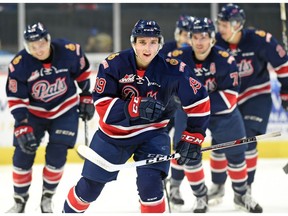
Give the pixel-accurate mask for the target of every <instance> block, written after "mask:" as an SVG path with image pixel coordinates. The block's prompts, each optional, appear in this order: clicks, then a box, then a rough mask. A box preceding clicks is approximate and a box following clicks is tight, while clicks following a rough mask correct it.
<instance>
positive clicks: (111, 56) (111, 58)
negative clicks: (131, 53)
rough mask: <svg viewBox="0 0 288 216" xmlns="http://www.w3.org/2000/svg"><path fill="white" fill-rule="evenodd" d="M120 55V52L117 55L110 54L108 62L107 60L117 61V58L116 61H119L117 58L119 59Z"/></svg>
mask: <svg viewBox="0 0 288 216" xmlns="http://www.w3.org/2000/svg"><path fill="white" fill-rule="evenodd" d="M119 55H120V53H119V52H117V53H112V54H110V55H109V56H108V57H107V58H106V60H107V61H112V60H113V59H115V58H116V60H117V58H118V56H119Z"/></svg>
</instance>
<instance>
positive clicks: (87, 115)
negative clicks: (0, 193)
mask: <svg viewBox="0 0 288 216" xmlns="http://www.w3.org/2000/svg"><path fill="white" fill-rule="evenodd" d="M24 46H25V49H23V50H21V51H20V52H19V53H18V54H17V55H16V56H15V57H14V58H13V60H12V61H11V63H10V64H9V74H8V79H7V84H6V93H7V97H8V104H9V108H10V110H11V113H12V115H13V117H14V119H15V129H14V141H13V145H14V146H15V151H14V155H13V182H14V200H15V205H14V206H13V207H12V208H11V209H10V210H9V211H8V212H9V213H23V212H24V210H25V205H26V202H27V200H28V198H29V193H28V190H29V187H30V185H31V181H32V166H33V163H34V159H35V155H36V151H37V148H38V147H39V145H40V142H41V139H42V138H43V137H44V134H45V132H48V134H49V141H48V143H47V146H46V154H45V166H44V168H43V189H42V198H41V203H40V207H41V211H42V212H43V213H52V210H53V209H52V206H51V204H52V197H53V195H54V194H55V192H56V188H57V186H58V184H59V182H60V180H61V177H62V174H63V171H64V165H65V163H66V157H67V150H68V149H70V148H73V147H74V145H75V142H76V138H77V130H78V121H79V120H78V118H79V117H81V118H82V119H83V120H90V119H91V118H92V117H93V115H94V112H95V108H94V105H93V99H92V94H91V93H90V92H89V89H90V80H89V75H90V72H91V71H90V64H89V62H88V59H87V58H86V56H85V54H84V53H83V52H82V50H81V47H80V46H79V44H76V43H72V42H70V41H67V40H64V39H56V40H53V41H51V36H50V34H49V33H48V31H47V29H46V28H45V27H44V26H43V24H41V23H39V22H38V23H36V24H32V25H28V26H27V27H26V30H25V31H24ZM75 81H76V82H77V83H78V86H79V87H80V88H81V93H80V104H79V95H78V93H77V86H76V85H75ZM78 109H79V112H78Z"/></svg>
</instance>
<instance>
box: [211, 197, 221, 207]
mask: <svg viewBox="0 0 288 216" xmlns="http://www.w3.org/2000/svg"><path fill="white" fill-rule="evenodd" d="M222 202H223V197H218V198H213V199H209V200H208V205H209V206H216V205H219V204H220V203H222Z"/></svg>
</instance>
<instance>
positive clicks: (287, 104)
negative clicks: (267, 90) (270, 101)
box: [280, 92, 288, 111]
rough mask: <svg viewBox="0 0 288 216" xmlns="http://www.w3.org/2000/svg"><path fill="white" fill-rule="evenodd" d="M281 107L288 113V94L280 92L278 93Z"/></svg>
mask: <svg viewBox="0 0 288 216" xmlns="http://www.w3.org/2000/svg"><path fill="white" fill-rule="evenodd" d="M280 97H281V101H282V107H283V109H284V110H285V111H288V93H284V92H281V93H280Z"/></svg>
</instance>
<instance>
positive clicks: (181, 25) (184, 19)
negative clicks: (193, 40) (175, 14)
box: [176, 15, 195, 32]
mask: <svg viewBox="0 0 288 216" xmlns="http://www.w3.org/2000/svg"><path fill="white" fill-rule="evenodd" d="M194 19H195V17H193V16H188V15H180V16H179V19H178V21H176V28H178V29H179V30H184V31H187V32H188V31H189V29H190V28H191V25H192V23H193V21H194Z"/></svg>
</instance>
